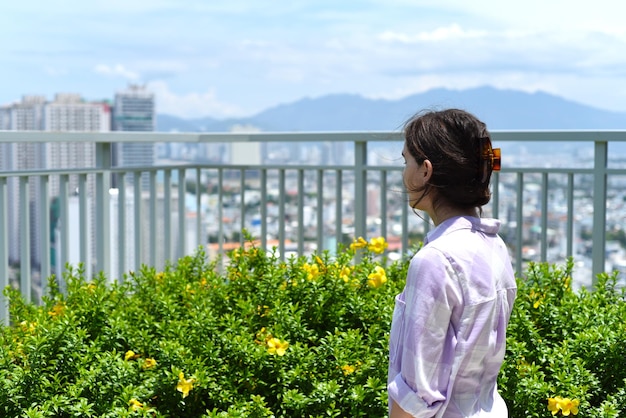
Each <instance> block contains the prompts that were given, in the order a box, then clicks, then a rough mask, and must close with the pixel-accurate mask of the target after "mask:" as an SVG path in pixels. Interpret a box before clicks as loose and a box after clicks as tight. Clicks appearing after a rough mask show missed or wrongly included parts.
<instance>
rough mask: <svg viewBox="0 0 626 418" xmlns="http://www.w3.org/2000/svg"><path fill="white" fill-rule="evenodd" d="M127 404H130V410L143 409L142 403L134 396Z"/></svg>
mask: <svg viewBox="0 0 626 418" xmlns="http://www.w3.org/2000/svg"><path fill="white" fill-rule="evenodd" d="M128 405H129V406H130V410H131V411H137V410H139V409H143V404H142V403H141V402H139V401H138V400H137V399H135V398H133V399H131V400H130V401H128Z"/></svg>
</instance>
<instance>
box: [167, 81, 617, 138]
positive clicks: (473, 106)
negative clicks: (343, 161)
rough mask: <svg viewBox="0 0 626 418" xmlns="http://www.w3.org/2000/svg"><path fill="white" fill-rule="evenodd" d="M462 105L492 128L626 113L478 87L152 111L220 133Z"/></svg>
mask: <svg viewBox="0 0 626 418" xmlns="http://www.w3.org/2000/svg"><path fill="white" fill-rule="evenodd" d="M449 107H457V108H461V109H465V110H468V111H470V112H472V113H474V114H475V115H476V116H478V117H479V118H480V119H482V120H483V121H484V122H485V123H486V124H487V127H488V128H489V129H491V130H494V129H526V130H534V129H626V113H623V112H612V111H608V110H602V109H598V108H594V107H591V106H586V105H583V104H580V103H576V102H573V101H570V100H566V99H563V98H561V97H558V96H554V95H551V94H548V93H543V92H537V93H525V92H521V91H515V90H500V89H495V88H493V87H479V88H474V89H467V90H448V89H433V90H429V91H426V92H424V93H420V94H414V95H411V96H408V97H405V98H402V99H399V100H382V99H367V98H364V97H361V96H358V95H352V94H333V95H328V96H323V97H319V98H314V99H312V98H305V99H301V100H298V101H296V102H293V103H288V104H281V105H278V106H275V107H272V108H270V109H267V110H265V111H262V112H260V113H258V114H256V115H254V116H251V117H247V118H239V119H225V120H219V119H213V118H202V119H182V118H177V117H175V116H171V115H157V130H158V131H180V132H225V131H230V130H231V129H232V128H233V127H234V126H248V127H255V128H257V129H260V130H262V131H270V132H283V131H292V132H293V131H295V132H298V131H397V130H399V129H400V128H401V127H402V125H403V124H404V122H405V121H406V119H408V118H409V117H410V116H411V115H413V114H415V113H417V112H418V111H420V110H424V109H444V108H449Z"/></svg>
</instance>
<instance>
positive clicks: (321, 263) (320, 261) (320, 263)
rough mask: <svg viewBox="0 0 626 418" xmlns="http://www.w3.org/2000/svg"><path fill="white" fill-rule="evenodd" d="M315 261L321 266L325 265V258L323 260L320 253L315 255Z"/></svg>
mask: <svg viewBox="0 0 626 418" xmlns="http://www.w3.org/2000/svg"><path fill="white" fill-rule="evenodd" d="M315 262H316V263H317V265H319V266H322V267H323V266H324V260H322V259H321V258H320V257H319V256H318V255H316V256H315Z"/></svg>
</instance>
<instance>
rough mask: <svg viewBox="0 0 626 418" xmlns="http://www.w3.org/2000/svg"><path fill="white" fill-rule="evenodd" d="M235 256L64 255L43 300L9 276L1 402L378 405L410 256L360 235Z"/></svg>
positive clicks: (213, 413)
mask: <svg viewBox="0 0 626 418" xmlns="http://www.w3.org/2000/svg"><path fill="white" fill-rule="evenodd" d="M358 246H360V244H358V243H357V247H358ZM372 248H373V250H377V248H375V247H372ZM356 253H358V257H356V258H359V262H355V254H356ZM230 257H231V262H230V263H229V266H228V267H227V269H226V271H225V272H224V273H223V274H218V273H217V272H216V268H215V265H212V264H208V263H207V261H206V257H205V255H204V254H203V253H202V252H198V253H197V254H196V255H194V256H190V257H185V258H182V259H181V260H179V261H178V264H177V265H176V266H170V267H168V268H166V269H165V271H163V272H156V271H154V270H153V269H150V268H144V269H142V270H141V271H139V272H135V273H133V274H130V275H129V276H128V277H127V279H126V281H125V282H124V284H121V285H118V284H107V281H106V279H105V278H104V277H103V276H100V277H97V278H96V279H94V280H93V281H88V280H86V279H85V277H84V272H83V271H82V270H75V269H74V270H73V269H68V271H67V273H66V275H65V278H64V279H65V282H66V283H67V292H65V293H61V292H59V290H58V286H57V284H56V282H55V281H54V280H51V281H50V289H51V290H50V296H49V297H47V298H46V299H45V301H44V303H43V305H42V306H34V305H31V304H26V303H24V301H23V300H22V298H21V297H20V295H19V292H18V291H16V290H12V289H8V290H7V296H8V298H9V300H10V307H11V312H10V314H11V318H12V321H13V324H12V326H10V327H4V328H3V329H2V332H1V333H0V347H2V348H1V350H2V351H0V416H7V417H19V416H24V417H74V416H76V417H78V416H81V417H83V416H99V417H125V416H157V417H183V416H184V417H200V416H202V417H220V416H231V417H237V416H240V417H250V416H252V417H263V416H267V417H269V416H279V417H294V416H351V417H359V416H362V417H372V416H384V415H385V413H386V408H387V406H386V393H385V389H386V373H387V369H386V364H385V363H386V361H385V359H386V356H387V344H388V339H387V338H388V329H389V327H390V319H391V314H392V309H393V297H394V295H395V294H396V293H398V292H400V291H401V289H402V286H403V282H404V276H405V275H406V264H405V263H395V264H390V265H388V266H386V267H385V268H384V269H381V267H382V266H383V265H385V264H386V261H385V259H384V258H382V256H380V255H378V254H376V253H375V252H374V251H371V250H368V248H367V247H366V248H361V249H357V248H352V249H351V248H343V249H341V251H340V255H339V256H337V257H334V258H331V257H330V255H329V254H328V253H324V254H318V255H314V256H311V257H308V258H307V257H299V258H292V259H290V260H288V261H286V262H283V261H280V260H279V259H278V258H277V256H276V255H275V254H274V253H272V252H270V253H266V252H264V251H262V250H260V249H258V248H256V247H254V246H251V247H250V246H249V247H247V248H241V249H238V250H236V251H234V252H233V253H232V254H230ZM368 276H371V277H368ZM385 280H386V282H385Z"/></svg>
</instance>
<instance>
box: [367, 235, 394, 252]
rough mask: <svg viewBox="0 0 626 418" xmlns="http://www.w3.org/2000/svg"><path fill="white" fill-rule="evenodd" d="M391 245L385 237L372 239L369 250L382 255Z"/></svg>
mask: <svg viewBox="0 0 626 418" xmlns="http://www.w3.org/2000/svg"><path fill="white" fill-rule="evenodd" d="M388 246H389V244H387V241H385V238H384V237H378V238H372V239H371V240H370V243H369V245H368V246H367V249H368V250H370V251H371V252H373V253H376V254H382V253H384V252H385V250H386V249H387V247H388Z"/></svg>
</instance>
